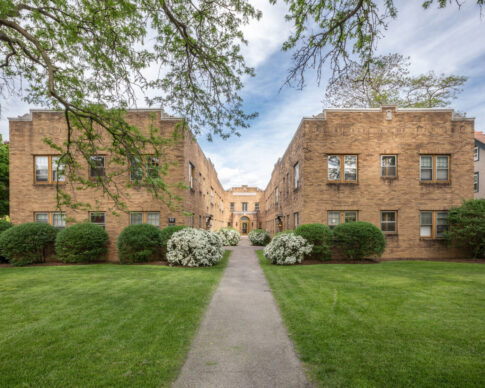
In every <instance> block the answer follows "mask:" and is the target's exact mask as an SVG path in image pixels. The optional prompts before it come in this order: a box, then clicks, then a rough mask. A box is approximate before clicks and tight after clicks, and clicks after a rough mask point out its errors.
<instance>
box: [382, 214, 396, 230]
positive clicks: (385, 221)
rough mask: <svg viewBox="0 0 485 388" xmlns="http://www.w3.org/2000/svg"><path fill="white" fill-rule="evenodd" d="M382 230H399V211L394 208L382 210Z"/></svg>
mask: <svg viewBox="0 0 485 388" xmlns="http://www.w3.org/2000/svg"><path fill="white" fill-rule="evenodd" d="M381 230H382V231H383V232H384V233H396V232H397V212H396V211H394V210H386V211H381Z"/></svg>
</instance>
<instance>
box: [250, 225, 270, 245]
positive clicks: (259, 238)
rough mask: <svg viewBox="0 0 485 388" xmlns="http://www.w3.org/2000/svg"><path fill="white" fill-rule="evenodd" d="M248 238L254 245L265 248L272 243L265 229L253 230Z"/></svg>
mask: <svg viewBox="0 0 485 388" xmlns="http://www.w3.org/2000/svg"><path fill="white" fill-rule="evenodd" d="M248 237H249V241H251V244H252V245H258V246H264V245H267V244H268V243H269V242H270V241H271V236H270V234H269V233H268V232H267V231H266V230H264V229H253V230H252V231H251V232H249V235H248Z"/></svg>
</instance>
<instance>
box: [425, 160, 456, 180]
mask: <svg viewBox="0 0 485 388" xmlns="http://www.w3.org/2000/svg"><path fill="white" fill-rule="evenodd" d="M420 169H421V172H420V179H421V181H426V182H448V181H449V180H450V157H449V155H421V157H420Z"/></svg>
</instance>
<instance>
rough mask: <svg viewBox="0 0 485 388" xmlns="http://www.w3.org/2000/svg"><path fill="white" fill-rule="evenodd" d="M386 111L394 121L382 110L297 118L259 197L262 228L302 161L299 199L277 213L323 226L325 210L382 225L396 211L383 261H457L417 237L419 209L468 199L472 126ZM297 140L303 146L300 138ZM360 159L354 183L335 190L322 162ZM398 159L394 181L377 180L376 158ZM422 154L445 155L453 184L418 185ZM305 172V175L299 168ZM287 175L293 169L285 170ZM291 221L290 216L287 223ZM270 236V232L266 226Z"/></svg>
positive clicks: (446, 115)
mask: <svg viewBox="0 0 485 388" xmlns="http://www.w3.org/2000/svg"><path fill="white" fill-rule="evenodd" d="M391 109H392V120H386V112H385V109H383V110H382V111H380V110H377V111H369V110H368V111H353V112H351V111H343V110H340V111H339V110H327V111H326V117H322V118H311V119H303V120H302V123H301V125H300V128H299V130H298V131H297V134H296V135H295V138H294V139H293V141H292V143H291V144H290V147H289V148H288V150H287V152H286V153H285V155H284V157H283V158H282V159H281V162H279V163H277V165H276V166H275V170H274V171H273V175H272V178H271V182H270V184H269V185H268V187H267V189H266V191H265V198H266V200H267V201H269V202H270V204H271V206H270V210H269V212H268V213H266V222H267V224H268V225H269V226H271V224H272V222H273V220H274V218H275V214H276V211H275V210H274V207H273V203H274V200H273V198H272V196H274V187H275V185H277V184H278V185H281V184H282V179H283V176H284V174H285V173H287V172H288V171H290V170H289V168H290V166H291V163H293V162H294V161H296V160H297V159H300V158H301V156H300V155H301V153H302V152H303V153H304V163H303V164H302V166H301V167H300V176H301V180H302V184H301V194H300V195H303V199H302V198H301V197H298V196H294V197H293V198H292V200H291V201H288V202H286V203H285V202H282V203H281V209H278V212H279V213H280V214H285V215H286V214H291V213H293V212H295V211H299V212H300V224H303V223H311V222H321V223H324V224H327V222H328V220H327V214H328V211H329V210H357V211H358V217H359V220H362V221H369V222H372V223H373V224H375V225H377V226H379V227H380V211H381V210H396V211H397V212H398V234H397V235H394V236H388V237H387V242H388V247H387V249H386V252H385V254H384V257H385V258H439V257H460V256H462V253H461V252H458V251H455V250H453V249H448V248H447V247H446V245H445V244H444V242H443V241H439V240H425V239H421V238H420V236H419V214H420V213H419V212H420V210H448V209H449V208H451V207H452V206H456V205H459V204H460V203H461V202H462V200H463V199H469V198H473V159H472V157H471V155H472V154H473V152H472V151H473V144H474V141H473V130H474V129H473V126H474V123H473V120H469V119H461V120H460V119H455V120H452V112H451V111H446V110H443V111H419V110H416V111H408V110H397V111H395V110H394V108H391ZM301 139H303V140H301ZM331 154H356V155H358V183H357V184H345V183H343V184H334V183H329V182H328V179H327V173H328V171H327V156H328V155H331ZM381 154H396V155H398V178H397V179H384V178H381V176H380V155H381ZM420 154H449V155H451V182H450V183H449V184H436V183H435V184H425V183H422V182H420V178H419V177H420V169H419V156H420ZM302 167H303V169H302ZM290 175H291V171H290ZM290 218H291V217H290ZM268 229H269V230H270V231H271V232H274V228H273V229H271V227H268Z"/></svg>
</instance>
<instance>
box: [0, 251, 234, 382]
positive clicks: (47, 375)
mask: <svg viewBox="0 0 485 388" xmlns="http://www.w3.org/2000/svg"><path fill="white" fill-rule="evenodd" d="M229 255H230V252H229V251H226V253H225V258H224V260H223V261H222V262H221V263H220V264H219V265H217V266H215V267H213V268H169V267H163V266H152V265H143V266H140V265H133V266H120V265H109V264H105V265H85V266H65V267H27V268H0V387H15V386H22V387H24V386H25V387H39V386H42V387H75V386H78V387H94V386H96V387H103V386H110V387H112V386H118V387H123V386H137V387H159V386H167V385H169V384H170V383H171V382H172V381H173V380H174V379H175V378H176V376H177V374H178V372H179V369H180V367H181V366H182V364H183V362H184V359H185V356H186V353H187V351H188V348H189V346H190V343H191V341H192V339H193V337H194V335H195V333H196V330H197V328H198V326H199V323H200V321H201V319H202V314H203V312H204V310H205V307H206V306H207V304H208V302H209V300H210V298H211V296H212V293H213V291H214V290H215V288H216V286H217V284H218V282H219V280H220V278H221V276H222V273H223V270H224V268H225V265H226V264H227V260H228V257H229Z"/></svg>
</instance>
